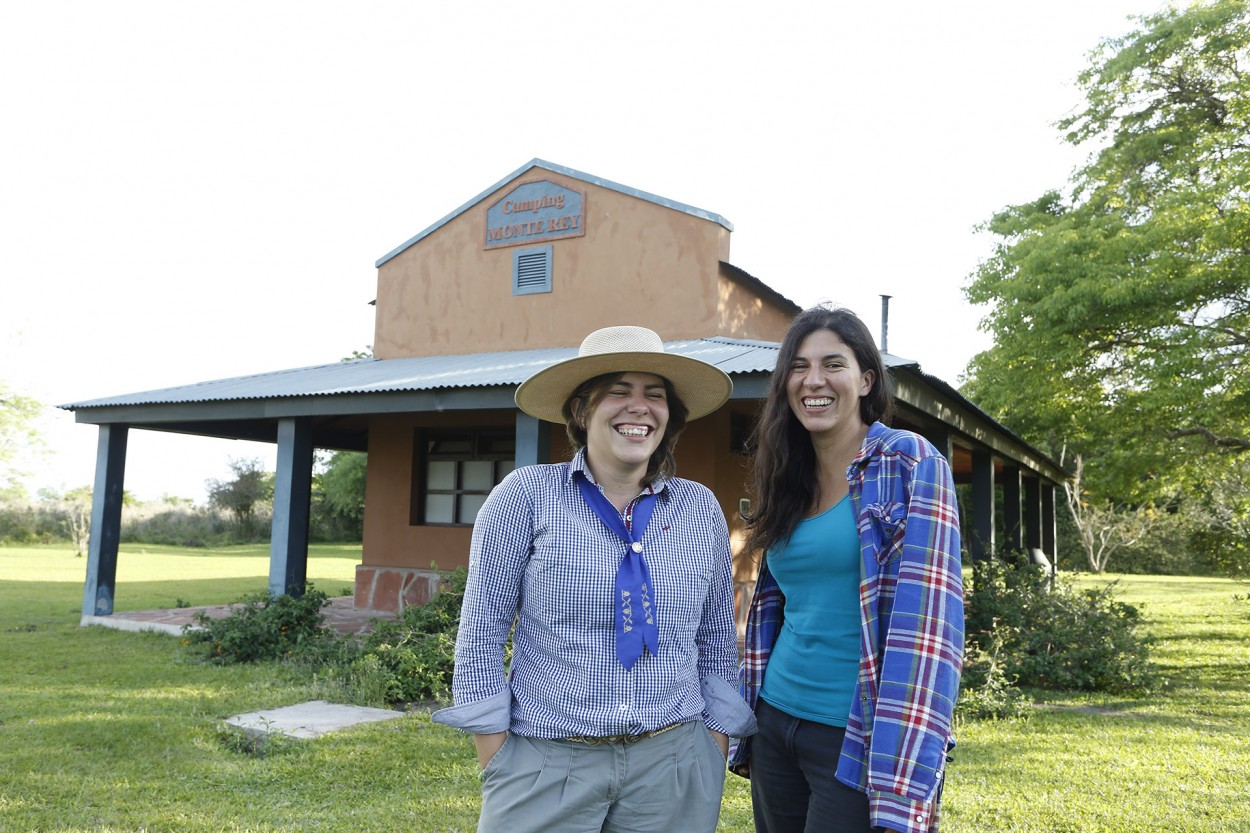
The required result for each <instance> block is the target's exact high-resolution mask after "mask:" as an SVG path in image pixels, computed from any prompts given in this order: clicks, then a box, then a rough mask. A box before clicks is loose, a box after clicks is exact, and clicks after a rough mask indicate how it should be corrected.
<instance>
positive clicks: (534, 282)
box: [512, 246, 551, 295]
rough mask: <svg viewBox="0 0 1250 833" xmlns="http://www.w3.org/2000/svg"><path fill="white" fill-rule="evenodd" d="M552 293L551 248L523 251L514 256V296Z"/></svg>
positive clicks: (543, 247) (515, 253) (544, 247)
mask: <svg viewBox="0 0 1250 833" xmlns="http://www.w3.org/2000/svg"><path fill="white" fill-rule="evenodd" d="M550 291H551V246H541V247H539V248H537V249H522V250H518V251H516V252H514V253H513V255H512V294H513V295H535V294H537V293H539V292H550Z"/></svg>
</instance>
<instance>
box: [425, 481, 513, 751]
mask: <svg viewBox="0 0 1250 833" xmlns="http://www.w3.org/2000/svg"><path fill="white" fill-rule="evenodd" d="M533 518H534V507H533V501H532V500H531V498H530V496H529V494H528V493H527V491H526V489H525V487H524V483H523V481H522V479H521V478H520V477H519V476H518V474H517V472H513V473H512V474H509V475H508V476H507V477H505V478H504V480H503V481H502V482H501V483H500V484H499V485H498V486H496V487H495V489H494V490H493V491H492V492H491V493H490V496H489V497H487V499H486V502H485V503H484V504H483V505H482V508H481V509H480V510H479V511H478V514H477V520H476V521H474V525H473V538H472V542H471V544H470V546H469V577H468V582H467V584H466V585H465V591H464V602H463V604H462V606H461V608H460V629H459V633H458V634H457V636H456V667H455V673H454V675H453V677H452V697H453V699H454V701H455V705H454V706H453V707H452V708H448V709H442V710H440V711H437V712H435V713H434V714H433V715H432V717H431V719H432V720H434V722H436V723H442V724H445V725H447V726H452V727H454V728H457V729H462V730H464V731H466V732H471V733H473V734H489V733H492V732H503V731H506V730H507V729H508V727H509V725H510V723H511V711H512V698H511V694H510V692H509V690H508V680H507V676H506V670H505V667H504V647H505V645H506V644H507V641H508V636H509V634H510V633H511V630H512V625H513V622H514V621H515V619H516V615H517V609H518V606H519V603H520V598H521V582H522V579H523V577H524V573H525V568H526V564H527V563H528V561H529V555H530V550H531V548H532V546H533V529H534V523H533Z"/></svg>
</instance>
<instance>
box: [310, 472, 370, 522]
mask: <svg viewBox="0 0 1250 833" xmlns="http://www.w3.org/2000/svg"><path fill="white" fill-rule="evenodd" d="M367 462H368V456H367V455H366V454H363V453H361V452H358V451H336V452H334V453H333V454H332V455H330V457H329V459H328V460H327V461H326V463H325V467H324V469H323V470H322V471H321V472H320V473H318V474H317V475H316V476H315V477H314V478H313V491H314V504H319V505H320V507H322V511H323V512H325V513H326V514H328V515H329V516H330V517H331V519H332V520H333V521H335V523H334V527H335V528H336V529H338V530H341V533H342V534H343V535H346V536H349V537H351V538H352V539H353V540H357V541H358V540H360V537H361V535H362V534H363V532H364V523H365V468H366V464H367Z"/></svg>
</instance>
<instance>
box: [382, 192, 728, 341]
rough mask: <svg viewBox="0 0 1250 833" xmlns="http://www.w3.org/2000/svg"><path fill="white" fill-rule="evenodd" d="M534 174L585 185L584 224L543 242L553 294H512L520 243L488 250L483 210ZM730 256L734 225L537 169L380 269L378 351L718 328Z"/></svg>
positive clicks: (680, 334)
mask: <svg viewBox="0 0 1250 833" xmlns="http://www.w3.org/2000/svg"><path fill="white" fill-rule="evenodd" d="M537 180H549V181H551V182H555V183H557V184H559V185H562V186H564V187H567V188H571V189H574V190H578V191H584V192H585V194H586V197H585V229H586V231H585V235H584V236H582V237H572V238H565V239H562V240H553V241H546V243H543V244H542V245H547V244H550V245H551V246H552V247H553V251H552V291H551V292H549V293H539V294H534V295H519V296H514V295H513V294H512V269H513V252H514V247H503V248H493V249H486V248H484V242H483V240H484V229H485V222H486V209H487V207H488V206H489V205H490V204H491V203H492V202H494V201H495V200H496V199H497V197H498V195H499V194H502V193H504V192H506V191H510V190H512V189H513V188H515V187H517V186H518V185H520V184H523V183H526V182H532V181H537ZM728 257H729V231H728V230H727V229H726V228H724V227H723V226H721V225H720V224H718V223H715V222H712V221H710V220H704V219H702V218H699V217H696V216H693V215H691V214H686V213H684V212H680V211H676V210H674V209H670V208H666V207H664V206H661V205H658V204H655V203H652V202H649V201H646V200H642V199H638V198H637V197H633V196H630V195H627V194H623V193H620V192H618V191H613V190H610V189H606V188H599V187H597V186H594V185H590V184H588V183H585V182H581V181H578V180H575V179H570V178H568V177H562V176H560V175H558V174H555V173H552V172H550V171H546V170H541V169H536V170H533V171H530V172H529V173H527V174H525V175H522V176H521V177H518V178H517V179H516V180H514V181H512V182H509V183H508V184H507V185H506V186H504V187H503V188H501V189H500V191H499V192H497V193H495V194H491V195H488V196H487V197H485V198H483V199H482V201H481V202H479V203H478V204H477V205H475V206H473V207H471V208H469V209H467V210H465V211H464V212H462V213H461V214H459V215H458V216H456V217H455V218H453V219H452V220H450V221H449V222H447V223H446V224H445V225H444V226H442V227H440V228H439V229H437V230H436V231H434V232H433V233H431V234H430V235H429V236H427V237H426V238H424V239H422V240H420V241H418V242H417V243H416V244H414V245H413V246H411V247H410V248H408V249H407V250H405V251H404V252H402V253H400V254H399V255H397V256H396V257H394V258H393V259H391V260H389V261H387V262H386V263H384V264H383V265H382V266H381V267H380V268H379V269H378V293H377V312H376V328H375V335H374V344H373V350H374V354H375V355H376V356H378V357H379V358H384V359H385V358H398V357H405V356H431V355H448V354H455V353H478V352H484V351H495V350H524V349H532V348H535V347H570V346H576V345H577V344H580V343H581V340H582V339H583V338H584V337H585V336H586V334H587V333H589V332H591V331H592V330H596V329H598V328H600V327H606V326H611V325H614V324H642V325H644V326H647V327H650V328H651V329H653V330H655V331H656V332H658V333H659V334H660V336H661V337H662V338H664V339H666V340H672V339H678V338H698V337H701V336H710V335H716V334H718V332H719V324H720V314H721V305H722V297H721V293H720V292H719V291H718V280H719V264H720V261H721V260H727V259H728ZM726 334H728V333H726Z"/></svg>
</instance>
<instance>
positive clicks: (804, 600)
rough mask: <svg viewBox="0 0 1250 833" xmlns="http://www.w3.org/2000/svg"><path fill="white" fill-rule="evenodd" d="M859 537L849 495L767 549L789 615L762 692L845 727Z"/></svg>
mask: <svg viewBox="0 0 1250 833" xmlns="http://www.w3.org/2000/svg"><path fill="white" fill-rule="evenodd" d="M859 561H860V556H859V535H858V533H857V532H856V529H855V512H854V508H853V505H852V502H851V498H850V495H847V496H846V497H844V498H842V500H840V501H838V502H837V503H836V504H834V505H833V507H832V508H830V509H829V510H827V511H825V512H823V513H822V514H820V515H817V516H816V517H814V518H805V519H803V520H802V521H800V522H799V525H798V527H797V528H796V529H795V530H794V534H793V535H791V536H790V538H789V540H787V541H786V542H784V543H783V544H780V545H778V546H776V547H774V548H772V549H770V550H769V551H768V569H769V570H770V571H771V572H772V574H773V578H775V579H776V580H777V585H778V586H779V587H780V588H781V592H782V593H783V594H785V597H786V607H785V621H784V622H783V624H782V627H781V634H780V635H779V636H778V638H777V644H776V646H775V647H774V648H773V652H772V656H771V657H770V658H769V660H768V668H767V669H766V670H765V672H764V686H763V688H762V689H761V690H760V696H761V697H763V698H764V699H765V700H767V701H768V703H769V704H770V705H772V706H774V707H776V708H778V709H780V710H781V711H783V712H785V713H787V714H790V715H793V716H794V717H801V718H803V719H805V720H811V721H814V722H816V723H824V724H826V725H829V726H845V725H846V721H847V717H848V715H849V714H850V710H851V698H852V697H854V695H855V681H856V679H857V677H858V676H859V640H860V633H859V629H860V622H859V578H860V577H859V572H860V564H859Z"/></svg>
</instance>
